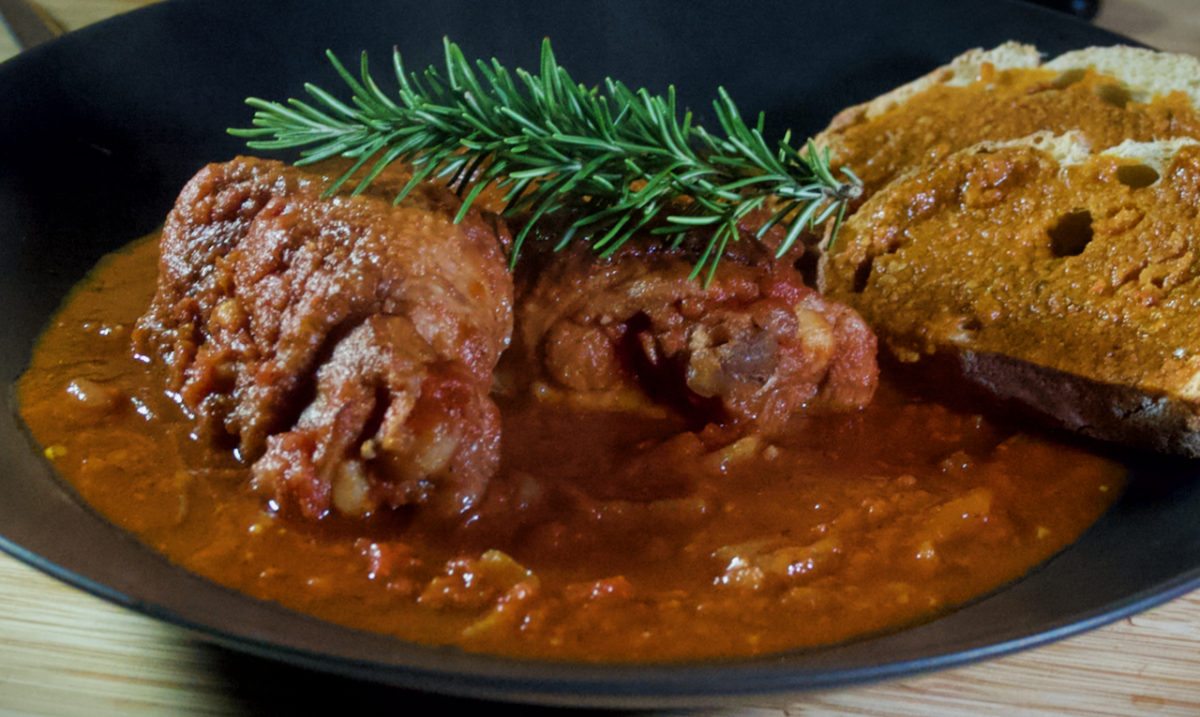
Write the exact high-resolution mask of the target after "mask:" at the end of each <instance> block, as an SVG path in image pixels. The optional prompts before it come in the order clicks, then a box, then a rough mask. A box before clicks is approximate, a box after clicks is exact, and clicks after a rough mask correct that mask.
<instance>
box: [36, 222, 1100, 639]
mask: <svg viewBox="0 0 1200 717" xmlns="http://www.w3.org/2000/svg"><path fill="white" fill-rule="evenodd" d="M155 261H156V243H154V242H152V241H143V242H141V243H138V244H136V245H134V246H132V247H131V248H130V249H128V250H126V251H124V252H121V253H119V254H116V255H114V256H112V257H110V258H109V259H108V260H106V261H105V262H104V263H103V264H102V265H101V266H100V267H99V268H98V269H97V270H96V272H95V275H94V276H93V277H92V278H91V279H89V280H88V281H87V282H85V284H83V285H82V286H81V287H80V288H79V289H78V290H77V291H76V292H75V294H74V295H73V296H72V297H71V299H70V301H69V302H68V303H67V304H66V306H65V308H64V309H63V310H62V312H61V313H60V314H59V315H58V316H57V317H56V318H55V319H54V321H53V323H52V325H51V326H50V328H49V330H48V331H47V333H46V334H45V336H44V337H43V339H42V340H41V342H40V344H39V346H38V347H37V350H36V351H35V354H34V357H33V361H32V365H31V367H30V369H29V371H28V372H27V373H26V375H25V376H23V377H22V379H21V381H20V386H19V391H20V399H21V406H22V415H23V417H24V419H25V420H26V421H27V423H28V425H29V427H30V428H31V430H32V432H33V435H34V436H35V437H36V438H37V440H38V441H39V442H40V444H41V445H42V447H43V448H44V451H45V455H46V456H47V458H48V459H49V460H51V461H52V462H53V463H54V465H55V466H56V467H57V468H58V469H59V470H60V471H61V473H62V474H63V475H64V476H65V477H66V478H67V480H69V481H70V482H71V484H73V485H74V486H75V487H76V489H77V490H78V491H79V493H80V494H81V496H82V497H83V498H84V500H86V501H88V502H89V503H90V504H92V505H94V506H95V507H96V508H97V509H98V510H99V511H101V512H102V513H103V514H105V515H107V516H108V517H109V518H110V519H111V520H112V521H113V522H114V523H116V524H117V525H120V526H121V527H123V528H125V529H126V530H129V531H131V532H132V533H134V534H136V535H138V536H139V537H140V538H141V539H142V540H143V541H145V542H146V543H147V544H148V545H150V546H152V547H153V548H155V549H157V550H160V551H162V552H163V553H165V554H166V555H168V556H169V557H170V558H171V559H172V560H174V561H175V562H177V563H178V564H180V565H182V566H184V567H185V568H187V569H189V570H192V571H194V572H196V573H199V574H201V575H204V576H206V577H208V578H211V579H212V580H215V581H217V582H220V583H223V584H226V585H229V586H232V587H234V588H237V589H238V590H241V591H244V592H246V593H248V594H250V595H253V596H255V597H258V598H262V599H266V600H273V601H278V602H279V603H282V604H283V605H286V606H288V607H290V608H293V609H296V610H300V611H304V612H307V613H311V614H314V615H317V616H319V617H321V618H324V619H327V620H331V621H334V622H338V623H341V624H345V625H349V626H353V627H358V628H364V629H368V630H374V631H378V632H383V633H388V634H393V635H396V636H399V637H401V638H404V639H408V640H414V641H419V642H425V643H437V644H454V645H460V646H462V647H463V648H465V649H467V650H471V651H485V652H491V653H498V654H503V655H517V656H537V657H551V658H570V659H584V660H647V659H679V658H686V659H696V658H712V657H718V656H735V655H750V654H760V653H765V652H771V651H778V650H783V649H788V648H795V647H802V646H814V645H821V644H827V643H831V642H836V641H841V640H846V639H849V638H852V637H855V636H858V635H862V634H864V633H870V632H873V631H878V630H883V629H888V628H894V627H897V626H900V625H903V624H906V623H910V622H912V621H916V620H922V619H928V618H929V617H931V616H934V615H936V614H937V613H939V612H940V611H943V610H945V609H948V608H950V607H952V606H954V605H956V604H959V603H962V602H963V601H966V600H969V599H971V598H972V597H974V596H977V595H980V594H981V593H984V592H987V591H988V590H991V589H993V588H995V587H997V586H999V585H1001V584H1003V583H1005V582H1008V581H1010V580H1013V579H1015V578H1017V577H1019V576H1020V575H1022V574H1023V573H1025V572H1026V571H1027V570H1028V569H1030V567H1031V566H1034V565H1036V564H1038V563H1039V562H1041V561H1043V560H1045V559H1046V558H1048V557H1049V556H1051V555H1053V554H1054V553H1055V552H1056V551H1058V550H1060V549H1061V548H1062V547H1064V546H1065V545H1067V544H1068V543H1070V542H1071V541H1073V540H1074V539H1075V538H1076V537H1077V536H1078V535H1079V533H1080V532H1081V531H1083V530H1084V529H1085V528H1086V527H1087V526H1088V525H1090V524H1091V523H1092V522H1093V521H1095V520H1096V518H1097V517H1098V516H1099V515H1100V514H1101V513H1102V512H1103V511H1104V510H1105V509H1106V508H1107V506H1108V505H1109V504H1110V503H1111V502H1112V501H1113V500H1114V498H1115V497H1116V495H1117V493H1118V492H1119V490H1120V487H1121V482H1122V474H1123V473H1122V469H1121V468H1120V466H1118V465H1116V464H1113V463H1111V462H1108V461H1106V460H1103V459H1101V458H1097V457H1094V456H1092V455H1089V454H1088V453H1086V452H1085V451H1083V450H1081V449H1077V448H1074V447H1069V446H1063V445H1058V444H1056V443H1053V442H1051V441H1049V440H1046V439H1043V438H1041V437H1038V436H1031V435H1025V434H1013V433H1011V432H1010V431H1007V430H1005V429H1002V428H1000V427H998V426H996V425H993V424H991V423H989V422H988V421H987V420H985V419H983V418H982V417H980V416H978V415H973V414H969V413H960V412H956V411H954V410H951V409H950V408H947V407H944V406H942V405H939V404H937V403H932V402H928V401H924V400H921V399H919V398H916V397H914V396H911V395H909V394H908V393H906V392H905V391H903V390H901V389H900V388H899V387H898V386H896V385H894V384H892V383H888V382H886V381H885V383H884V385H883V387H882V388H881V390H880V391H879V393H878V395H877V398H876V399H875V401H874V403H873V404H872V405H871V406H870V407H869V408H868V409H866V410H865V411H861V412H857V413H852V414H848V415H830V416H819V417H808V418H803V419H797V420H795V421H794V423H793V424H792V425H791V426H790V429H791V430H790V431H789V433H788V434H787V438H786V439H784V440H781V441H776V442H771V443H767V442H765V441H762V440H759V439H757V438H753V437H751V438H746V439H743V440H741V441H738V442H736V443H734V444H732V445H730V446H728V447H726V448H725V449H723V450H721V451H718V452H715V453H713V452H709V453H705V452H704V451H703V450H701V449H700V448H699V446H700V443H699V441H697V440H696V439H695V436H694V435H693V434H690V433H680V430H681V427H680V422H679V421H678V420H676V419H674V418H671V417H669V416H663V415H653V414H645V413H623V412H595V411H592V412H589V411H586V410H582V409H575V408H570V407H568V406H565V405H563V404H561V403H555V402H541V403H539V402H538V401H535V400H531V399H510V400H506V401H505V400H502V410H503V413H504V433H503V435H504V444H503V458H502V467H501V476H500V477H499V478H500V479H501V481H502V485H505V486H507V487H508V491H509V492H508V493H507V494H506V495H507V496H508V499H507V500H508V501H509V508H510V510H509V512H508V516H509V518H510V519H509V520H507V521H504V522H501V521H496V522H493V523H489V522H488V521H482V523H481V524H477V525H469V526H467V527H466V528H465V529H464V528H458V529H455V530H450V529H447V528H444V527H439V525H438V524H437V523H436V522H434V521H425V520H422V519H421V518H420V516H412V515H407V514H404V513H389V514H386V515H376V516H374V517H372V518H371V519H369V520H366V521H357V522H356V521H349V520H338V519H326V520H324V521H321V522H318V523H312V522H303V521H299V520H292V519H289V518H288V517H287V516H286V515H281V514H278V513H274V512H272V511H271V510H270V506H269V505H267V504H265V503H264V501H263V498H262V497H261V496H258V495H255V494H253V493H251V492H250V490H249V489H248V487H247V469H246V467H245V466H244V465H242V464H239V463H238V462H237V461H236V460H235V459H234V457H233V456H232V455H231V454H230V453H228V452H224V451H220V450H214V449H213V448H212V447H211V446H209V445H207V444H206V443H203V442H201V441H197V440H195V439H193V438H192V437H190V435H189V434H190V430H191V425H190V423H189V422H188V420H187V419H186V418H185V417H184V416H183V415H181V413H180V411H179V409H178V407H177V406H176V404H175V403H173V402H172V401H171V400H170V399H169V397H167V396H166V395H164V394H163V392H162V390H161V389H160V388H157V387H160V386H162V385H163V382H162V378H161V377H160V376H158V375H156V371H157V370H158V369H157V368H156V367H155V366H154V365H147V364H144V363H140V362H138V361H136V360H134V359H133V358H132V356H131V351H130V340H129V330H130V327H131V325H132V323H133V321H134V320H135V319H136V317H137V316H138V315H139V314H140V313H141V312H142V311H144V310H145V307H146V305H147V303H148V301H149V299H150V296H151V295H152V293H153V289H154V276H155ZM648 479H650V480H648ZM530 492H539V493H549V494H551V495H553V496H555V498H554V499H553V500H540V501H536V502H535V503H533V504H536V505H538V506H542V507H540V508H539V509H538V512H531V511H527V510H522V507H521V506H522V505H523V503H522V495H527V494H528V493H530Z"/></svg>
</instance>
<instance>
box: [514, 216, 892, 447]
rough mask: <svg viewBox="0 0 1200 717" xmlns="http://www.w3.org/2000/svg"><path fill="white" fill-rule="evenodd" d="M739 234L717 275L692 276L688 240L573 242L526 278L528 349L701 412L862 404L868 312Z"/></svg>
mask: <svg viewBox="0 0 1200 717" xmlns="http://www.w3.org/2000/svg"><path fill="white" fill-rule="evenodd" d="M737 244H738V245H740V246H738V247H737V248H736V250H731V251H729V252H727V255H726V257H725V258H724V259H723V260H722V263H721V265H720V266H719V268H718V269H717V272H716V275H715V277H714V278H713V280H712V282H711V283H709V284H708V285H706V284H705V282H704V281H703V279H691V278H689V274H690V273H691V271H692V268H693V265H694V264H693V257H691V256H689V255H687V253H685V251H668V250H664V249H661V248H655V247H653V246H651V245H647V244H639V245H632V244H631V245H627V247H626V248H624V249H622V251H621V252H619V253H618V254H617V255H616V256H614V257H613V258H611V259H607V260H601V259H598V258H597V257H596V256H595V255H594V253H592V252H591V251H590V250H589V249H587V248H582V249H579V248H577V249H568V250H564V252H563V253H561V254H559V255H556V256H554V257H552V258H549V259H547V260H546V261H545V264H546V265H545V266H544V267H541V268H540V270H539V271H538V272H537V273H536V274H535V275H533V276H531V277H530V278H529V280H528V286H527V288H524V289H522V290H521V291H520V292H519V293H520V294H521V298H520V300H519V302H518V309H517V331H518V333H519V336H520V340H521V343H522V345H523V346H524V350H525V351H526V352H527V353H528V354H529V357H530V359H531V360H532V361H533V362H535V365H538V366H540V370H541V371H542V373H543V375H544V379H545V380H546V381H547V382H548V383H549V384H551V385H553V386H554V387H556V388H559V389H562V390H564V391H566V392H568V393H570V394H575V395H579V394H592V395H602V394H603V393H605V392H612V391H614V390H619V389H621V388H623V387H628V386H630V385H631V384H636V385H637V386H639V387H640V388H641V390H643V391H645V393H646V394H648V395H649V396H650V397H651V398H654V399H656V400H659V401H663V402H666V403H670V404H674V405H675V406H677V407H680V408H682V409H683V410H684V411H685V412H687V413H688V414H689V415H691V416H693V417H696V418H698V419H700V421H701V422H714V423H718V424H725V425H736V426H738V427H740V428H743V429H745V430H749V431H754V432H759V433H771V432H774V431H776V430H778V429H779V428H780V427H782V425H783V424H784V423H785V422H786V421H787V420H788V419H789V417H791V416H792V415H793V414H796V413H798V412H804V411H813V410H847V409H854V408H860V407H862V406H864V405H866V404H867V403H868V402H869V401H870V399H871V397H872V395H873V394H874V391H875V386H876V380H877V376H878V369H877V366H876V363H875V338H874V335H873V334H872V333H871V331H870V330H869V329H868V328H867V326H866V324H865V323H863V321H862V319H861V318H860V317H859V316H858V314H856V313H855V312H854V310H852V309H850V308H849V307H847V306H845V305H843V304H839V303H836V302H832V301H828V300H826V299H824V298H822V297H821V296H820V295H819V294H818V293H817V292H816V291H814V290H812V289H810V288H808V287H807V286H805V285H804V284H803V282H802V280H801V277H800V274H799V272H798V271H796V270H795V269H794V268H793V266H792V262H791V261H786V262H784V261H775V260H773V258H772V257H771V256H770V254H769V253H768V252H767V251H766V250H765V248H764V247H763V246H761V245H759V244H757V243H755V242H754V241H753V240H752V239H749V238H744V239H743V241H740V242H738V243H737ZM523 285H524V284H523Z"/></svg>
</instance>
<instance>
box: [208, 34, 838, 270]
mask: <svg viewBox="0 0 1200 717" xmlns="http://www.w3.org/2000/svg"><path fill="white" fill-rule="evenodd" d="M444 48H445V70H444V72H442V71H439V70H438V69H437V68H435V67H429V68H428V69H426V70H425V71H424V72H423V73H409V72H407V71H406V70H405V68H404V65H403V63H402V62H401V59H400V54H399V52H398V51H397V52H394V53H393V58H392V59H393V69H394V72H395V76H396V80H397V82H398V84H399V92H398V95H397V96H395V97H392V96H389V95H388V94H387V93H385V92H384V91H383V90H381V89H380V87H379V85H378V84H377V83H376V82H375V80H374V78H373V77H372V76H371V74H370V72H369V71H368V68H367V56H366V53H363V55H362V57H361V61H360V73H359V76H358V77H355V76H354V75H353V74H351V73H350V72H349V71H348V70H347V69H346V68H345V67H344V66H343V65H342V64H341V63H340V62H339V61H338V59H337V58H336V57H335V56H334V55H333V53H332V52H328V53H327V55H328V56H329V59H330V61H331V62H332V63H333V66H334V68H335V69H336V70H337V72H338V74H339V75H340V76H341V78H342V79H343V80H344V81H345V82H346V84H347V85H348V86H349V88H350V90H351V92H352V95H351V97H350V101H349V103H346V102H343V101H341V100H339V99H337V98H336V97H334V96H333V95H332V94H330V93H328V92H326V91H324V90H322V89H320V88H318V87H315V86H313V85H311V84H310V85H306V86H305V89H306V90H307V92H308V94H309V95H310V96H311V97H312V100H313V102H311V103H310V102H305V101H302V100H298V99H289V100H287V102H286V103H279V102H269V101H266V100H261V99H258V98H249V99H247V100H246V102H247V104H249V105H251V106H252V107H254V108H255V109H256V112H255V114H254V119H253V121H252V125H253V126H252V127H251V128H246V129H230V130H229V132H230V133H231V134H233V135H236V136H239V137H243V138H246V139H248V142H247V144H248V145H249V146H250V147H251V148H253V149H266V150H274V149H286V148H293V147H303V148H305V149H303V150H302V151H301V155H300V156H301V160H300V162H298V164H305V163H311V162H316V161H320V160H322V159H327V158H330V157H334V156H342V157H349V158H353V159H355V160H357V161H356V162H355V164H354V166H353V167H352V168H351V170H350V171H348V172H347V173H346V175H345V176H343V177H341V178H340V179H339V180H338V181H337V182H336V183H335V185H334V186H333V187H332V188H331V189H330V191H331V192H333V191H336V190H337V189H338V188H339V187H340V186H342V185H343V184H344V183H345V182H346V181H347V180H348V179H349V178H350V176H351V175H353V174H354V173H355V172H357V171H359V170H360V169H362V168H363V167H367V171H366V173H365V174H364V175H363V178H362V179H361V180H360V181H359V183H358V185H357V186H356V187H355V190H354V191H355V192H360V191H362V190H363V189H364V188H365V187H366V186H367V185H368V184H370V182H371V181H372V180H373V179H374V178H375V177H377V176H378V175H379V173H380V172H382V171H383V170H384V168H385V167H387V166H388V165H389V164H391V163H392V162H408V163H411V164H412V166H413V168H414V172H413V177H412V180H411V181H410V182H409V183H408V184H407V186H405V187H404V188H403V189H402V190H401V192H400V194H399V196H397V197H396V201H399V200H400V199H402V198H403V197H404V196H405V195H406V194H407V193H408V192H409V191H411V190H412V188H413V187H414V186H416V185H417V184H418V183H419V182H422V181H424V180H426V179H429V178H431V177H440V178H443V179H447V180H449V182H450V183H451V185H452V186H455V187H456V188H457V189H458V190H459V191H460V193H462V194H463V206H462V210H461V212H460V213H459V218H460V219H461V217H462V215H463V214H465V213H466V211H467V209H468V208H469V207H470V205H471V202H472V201H473V200H474V199H475V197H476V196H477V195H478V193H479V191H480V190H482V189H483V188H484V187H486V186H488V185H496V186H498V187H500V188H502V189H504V190H505V198H506V201H507V206H506V208H505V214H506V215H513V214H526V215H528V216H529V218H530V220H531V221H528V222H526V224H525V228H524V229H523V230H522V231H521V232H520V233H519V234H518V236H517V237H515V240H514V250H513V260H514V261H515V260H516V258H517V256H518V255H519V253H520V248H521V246H522V244H523V242H524V241H525V239H526V237H527V236H528V231H529V229H530V227H532V226H533V225H534V224H535V222H536V220H537V219H539V218H540V217H542V216H543V215H546V214H549V213H551V212H556V211H558V210H562V209H571V210H573V214H572V216H573V217H575V218H574V220H573V221H572V222H571V223H570V224H569V225H568V226H567V229H566V232H565V236H564V237H563V239H562V241H560V242H559V246H564V245H566V244H567V243H568V242H569V241H571V240H573V239H583V238H586V239H587V240H588V241H589V242H590V244H591V246H592V247H593V248H594V249H595V250H596V251H598V252H600V253H601V254H602V255H607V254H611V253H612V252H615V251H616V250H617V249H619V248H620V247H621V245H622V244H624V243H625V242H626V241H628V240H629V239H630V238H631V237H632V236H634V235H635V234H636V233H637V232H639V231H640V230H643V229H645V228H646V227H647V226H648V225H651V222H652V221H653V222H654V223H653V227H654V228H653V229H651V230H650V231H651V232H652V233H654V234H658V235H662V237H663V238H664V240H666V241H669V242H673V243H678V242H680V241H682V239H683V236H684V233H686V232H690V231H693V230H695V229H696V228H698V227H701V228H709V229H711V233H710V234H709V237H708V245H707V247H706V249H705V250H704V251H702V252H701V254H700V258H699V259H698V260H697V263H696V267H695V269H694V270H693V273H692V276H693V277H695V276H697V275H698V274H699V273H700V272H701V271H703V270H704V269H706V268H707V270H708V277H709V278H710V279H711V277H712V271H713V270H714V269H715V268H716V266H717V263H718V262H719V261H720V259H721V254H722V251H721V250H722V247H724V246H725V245H726V244H727V243H728V242H729V241H731V240H736V239H737V238H738V231H737V226H738V222H739V220H741V219H742V218H743V217H745V216H746V215H747V214H749V213H750V212H753V211H755V210H759V209H764V210H767V211H768V212H770V213H769V218H768V220H767V221H766V222H765V223H764V224H763V226H762V229H761V230H760V234H761V233H762V232H765V231H766V230H768V229H770V228H771V227H773V226H776V225H778V226H781V227H783V228H784V229H785V230H786V234H785V237H786V238H785V239H784V241H783V242H782V244H781V246H780V247H779V253H780V254H783V253H785V252H787V251H788V250H789V249H790V248H791V247H792V246H793V245H794V243H795V242H796V240H797V239H798V238H799V236H800V235H801V234H802V232H803V231H804V230H806V229H812V228H814V227H816V226H818V225H821V224H824V223H825V222H826V221H828V220H831V219H832V220H833V222H834V226H833V227H832V231H833V232H836V229H837V227H836V224H837V222H838V221H839V220H840V218H841V217H842V215H843V214H844V209H845V205H846V203H847V201H849V200H850V199H853V198H855V197H857V196H858V194H859V193H860V191H861V189H860V183H859V181H858V179H857V178H856V177H854V176H853V175H852V174H850V173H849V172H845V176H844V178H843V179H838V178H837V177H835V176H834V174H833V172H832V171H831V169H830V166H829V157H828V153H827V152H821V151H818V150H817V149H816V148H815V147H814V146H813V145H812V143H811V141H810V142H809V143H808V144H807V145H806V146H804V147H802V148H796V147H793V146H792V145H791V143H790V134H789V135H786V136H785V137H784V138H783V139H782V140H781V141H779V142H778V143H776V144H774V146H772V145H771V144H769V143H768V142H767V141H766V139H765V138H764V137H763V131H762V130H763V116H762V115H761V114H760V115H759V117H758V122H757V124H756V125H755V126H753V127H751V126H749V125H747V124H746V122H745V120H743V118H742V116H741V114H740V113H739V112H738V109H737V106H736V105H735V104H734V102H733V100H732V99H731V98H730V96H729V94H728V93H727V92H726V91H725V90H724V89H723V88H720V89H718V92H717V99H716V101H715V102H714V103H713V107H714V109H715V113H716V117H717V121H718V123H719V124H720V129H721V135H717V134H713V133H710V132H708V131H707V130H705V129H704V128H703V127H700V126H699V125H694V124H693V123H692V115H691V113H690V112H685V113H683V116H682V119H680V115H679V112H678V110H677V107H676V101H675V88H674V87H671V88H668V90H667V94H666V96H665V97H663V96H661V95H652V94H650V93H649V92H647V91H646V90H645V89H638V90H631V89H629V88H628V87H627V86H626V85H624V84H622V83H621V82H618V81H616V80H612V79H606V80H605V81H604V82H603V84H602V87H591V88H589V87H586V86H584V85H581V84H579V83H576V82H575V81H574V80H572V79H571V76H570V75H569V74H568V73H567V70H566V69H564V68H563V67H562V66H561V65H559V64H558V62H557V61H556V60H555V57H554V52H553V51H552V50H551V48H550V42H549V40H545V41H543V43H542V52H541V62H540V66H539V71H538V73H537V74H533V73H530V72H527V71H525V70H522V69H517V70H515V71H513V72H509V71H508V70H507V69H506V68H505V67H504V66H502V65H501V64H500V63H499V62H498V61H496V60H495V59H493V60H492V61H491V62H490V63H488V62H484V61H477V62H475V63H471V62H469V61H468V60H467V59H466V57H465V56H464V55H463V53H462V51H461V50H460V49H459V47H458V46H457V45H455V44H454V43H453V42H450V41H449V40H448V39H447V40H445V41H444ZM468 179H470V180H471V182H468V181H467V180H468ZM679 198H686V199H687V200H689V201H685V202H678V201H675V200H677V199H679ZM656 219H657V220H658V221H654V220H656Z"/></svg>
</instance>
